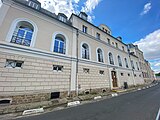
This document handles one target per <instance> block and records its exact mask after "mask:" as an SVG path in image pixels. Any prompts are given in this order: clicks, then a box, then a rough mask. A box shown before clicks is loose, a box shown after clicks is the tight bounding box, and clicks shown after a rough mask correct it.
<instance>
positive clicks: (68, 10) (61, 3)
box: [39, 0, 101, 22]
mask: <svg viewBox="0 0 160 120" xmlns="http://www.w3.org/2000/svg"><path fill="white" fill-rule="evenodd" d="M39 1H40V2H41V4H42V7H43V8H44V9H47V10H49V11H50V12H52V13H55V14H58V13H60V12H61V13H64V14H65V15H66V16H67V17H70V15H71V14H72V13H75V14H78V13H79V11H78V8H79V7H80V6H79V5H78V4H79V2H80V0H39ZM100 1H101V0H86V2H85V4H84V6H83V7H81V11H83V12H86V13H87V14H88V20H89V21H90V22H91V21H92V20H93V19H94V16H93V15H92V11H93V10H94V9H95V7H96V6H97V5H98V3H99V2H100Z"/></svg>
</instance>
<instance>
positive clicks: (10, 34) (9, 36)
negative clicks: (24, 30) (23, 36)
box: [5, 18, 38, 47]
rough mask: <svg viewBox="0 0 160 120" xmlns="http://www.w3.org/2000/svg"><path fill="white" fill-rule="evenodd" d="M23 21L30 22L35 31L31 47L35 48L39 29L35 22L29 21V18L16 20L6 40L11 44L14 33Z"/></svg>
mask: <svg viewBox="0 0 160 120" xmlns="http://www.w3.org/2000/svg"><path fill="white" fill-rule="evenodd" d="M21 21H25V22H29V23H30V24H32V25H33V28H34V31H33V36H32V40H31V44H30V47H34V46H35V42H36V37H37V32H38V27H37V25H36V24H35V23H34V22H33V21H31V20H29V19H27V18H17V19H15V20H14V21H13V22H12V24H11V27H10V29H9V32H8V34H7V37H6V40H5V41H7V42H10V41H11V39H12V35H13V33H14V30H15V29H16V26H17V24H18V23H19V22H21Z"/></svg>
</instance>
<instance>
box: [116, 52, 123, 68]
mask: <svg viewBox="0 0 160 120" xmlns="http://www.w3.org/2000/svg"><path fill="white" fill-rule="evenodd" d="M117 58H118V64H119V66H121V67H122V61H121V57H120V56H119V55H118V57H117Z"/></svg>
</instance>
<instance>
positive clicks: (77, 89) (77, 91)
mask: <svg viewBox="0 0 160 120" xmlns="http://www.w3.org/2000/svg"><path fill="white" fill-rule="evenodd" d="M78 37H79V32H78V29H77V32H76V45H77V46H76V94H77V96H78V93H79V88H78V49H79V47H78Z"/></svg>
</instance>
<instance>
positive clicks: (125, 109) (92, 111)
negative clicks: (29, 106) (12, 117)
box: [17, 85, 160, 120]
mask: <svg viewBox="0 0 160 120" xmlns="http://www.w3.org/2000/svg"><path fill="white" fill-rule="evenodd" d="M159 107H160V85H157V86H154V87H152V88H149V89H145V90H141V91H137V92H133V93H128V94H124V95H120V96H118V97H113V98H111V99H105V100H102V101H99V102H94V103H88V104H83V105H80V106H77V107H71V108H68V109H63V110H59V111H52V112H49V113H45V114H41V115H36V116H28V117H22V118H18V119H17V120H155V119H156V116H157V113H158V110H159Z"/></svg>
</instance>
